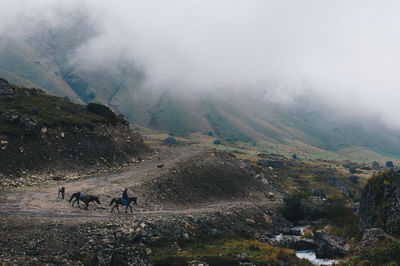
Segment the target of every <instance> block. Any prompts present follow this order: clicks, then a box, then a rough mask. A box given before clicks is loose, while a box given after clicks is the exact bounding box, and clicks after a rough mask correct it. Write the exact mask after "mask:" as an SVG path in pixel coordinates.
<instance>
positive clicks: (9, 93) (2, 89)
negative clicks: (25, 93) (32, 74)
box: [0, 78, 18, 101]
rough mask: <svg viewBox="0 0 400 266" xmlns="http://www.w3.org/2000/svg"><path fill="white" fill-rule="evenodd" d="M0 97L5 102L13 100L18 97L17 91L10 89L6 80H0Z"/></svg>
mask: <svg viewBox="0 0 400 266" xmlns="http://www.w3.org/2000/svg"><path fill="white" fill-rule="evenodd" d="M0 95H1V96H3V97H4V99H5V100H7V101H10V100H15V99H16V98H17V97H18V90H17V89H15V88H14V87H12V86H11V85H10V84H9V83H8V81H7V80H5V79H2V78H0Z"/></svg>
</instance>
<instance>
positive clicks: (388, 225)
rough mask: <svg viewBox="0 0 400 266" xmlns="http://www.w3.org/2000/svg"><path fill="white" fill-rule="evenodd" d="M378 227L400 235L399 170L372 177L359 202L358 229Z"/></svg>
mask: <svg viewBox="0 0 400 266" xmlns="http://www.w3.org/2000/svg"><path fill="white" fill-rule="evenodd" d="M373 227H378V228H381V229H383V230H384V231H385V232H387V233H389V234H392V235H397V236H399V235H400V171H394V170H389V171H386V172H383V173H381V174H379V175H377V176H374V177H372V178H371V179H370V180H369V181H368V183H367V185H366V186H365V188H364V190H363V193H362V198H361V202H360V229H361V231H365V230H366V229H369V228H373Z"/></svg>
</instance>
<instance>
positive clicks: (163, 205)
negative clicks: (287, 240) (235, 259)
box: [0, 147, 291, 265]
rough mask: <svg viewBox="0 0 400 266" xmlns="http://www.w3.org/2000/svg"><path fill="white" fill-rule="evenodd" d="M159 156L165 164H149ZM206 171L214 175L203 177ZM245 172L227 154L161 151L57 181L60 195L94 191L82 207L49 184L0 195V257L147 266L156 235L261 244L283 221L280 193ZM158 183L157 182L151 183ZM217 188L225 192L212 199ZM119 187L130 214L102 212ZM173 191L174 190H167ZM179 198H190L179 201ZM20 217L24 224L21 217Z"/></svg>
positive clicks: (184, 149)
mask: <svg viewBox="0 0 400 266" xmlns="http://www.w3.org/2000/svg"><path fill="white" fill-rule="evenodd" d="M171 149H172V150H171ZM158 158H160V160H158ZM160 161H161V162H162V163H164V164H165V166H164V167H165V168H163V169H159V168H158V167H157V165H158V164H159V163H160ZM194 164H197V166H196V167H194V169H195V170H193V171H191V172H187V171H188V168H187V167H188V165H194ZM210 168H211V169H212V170H213V171H214V170H215V171H216V172H217V173H219V174H220V175H219V176H215V175H210V176H208V172H206V171H207V169H210ZM251 169H252V168H251V167H250V168H249V167H246V166H245V165H244V164H243V163H241V162H240V161H238V160H237V159H235V158H233V157H232V156H231V155H229V154H227V153H221V152H217V151H212V150H198V149H191V148H187V147H179V148H168V149H162V150H159V151H158V154H157V156H148V157H146V160H143V161H141V162H140V163H139V162H138V163H136V164H134V165H132V166H129V167H128V168H126V169H125V170H124V171H122V172H119V173H115V174H108V175H101V176H98V177H93V178H89V179H84V180H77V181H73V182H70V183H65V184H64V186H65V187H66V191H67V195H66V196H67V198H68V197H69V196H70V195H71V194H72V193H73V192H76V191H84V192H85V193H88V194H94V195H98V196H100V201H101V205H100V206H97V205H96V204H93V203H92V204H91V205H90V206H89V211H85V210H82V209H79V208H76V207H75V208H71V207H70V204H69V203H68V202H65V201H61V200H60V199H57V198H56V196H57V194H56V192H57V185H47V186H45V187H43V188H36V189H33V190H32V189H31V190H28V191H24V190H22V191H20V192H13V193H8V194H2V195H1V196H0V213H2V218H1V221H0V222H1V228H2V230H1V237H0V239H2V240H1V241H0V242H1V243H0V245H1V250H2V252H1V254H0V258H1V260H2V261H4V262H6V263H19V264H25V263H26V259H27V258H30V259H31V260H30V262H31V263H32V264H41V263H44V262H46V263H55V262H61V263H62V264H76V263H77V264H80V263H85V262H90V263H95V264H97V263H98V264H101V265H106V264H109V263H111V264H115V263H118V264H123V265H127V264H129V263H133V264H134V265H147V263H149V261H148V259H149V255H150V254H151V249H150V248H149V247H148V246H149V245H150V246H151V245H154V243H157V241H160V239H166V240H174V241H179V240H190V239H195V238H196V237H199V236H204V235H207V236H211V237H217V236H219V235H223V234H243V233H245V234H248V235H252V236H253V237H255V238H257V239H260V240H262V239H264V241H265V240H267V239H268V238H269V237H271V236H272V235H273V234H274V233H277V232H278V231H279V230H280V228H285V227H289V226H291V223H290V222H288V221H287V220H286V219H284V218H283V217H282V215H281V214H280V212H279V209H278V206H279V205H280V203H281V201H282V195H283V194H282V193H284V191H282V190H280V189H278V188H274V186H268V185H266V184H265V183H263V182H262V181H260V180H259V179H258V178H259V177H255V176H254V175H252V173H251ZM175 173H182V174H176V180H177V181H176V183H175V182H172V183H171V184H169V186H168V188H170V189H171V190H166V191H164V189H165V187H164V186H165V185H166V184H167V182H164V181H165V180H168V178H169V179H170V180H171V179H173V176H174V174H175ZM189 176H190V178H191V179H188V177H189ZM240 180H242V182H239V181H240ZM245 181H247V182H248V183H249V185H246V184H245V183H246V182H245ZM158 182H160V184H163V186H162V187H157V186H153V185H151V184H156V183H158ZM190 182H194V183H195V184H193V183H190ZM233 182H238V183H237V184H232V183H233ZM264 182H265V181H264ZM269 182H270V183H273V181H272V180H270V181H269ZM228 184H229V186H228ZM217 185H226V186H227V188H229V189H227V190H226V191H225V192H224V191H222V193H221V196H217V195H216V194H215V193H216V192H218V186H217ZM122 187H128V191H129V192H130V194H131V195H135V196H138V205H137V206H136V205H134V206H133V207H134V209H135V212H134V213H133V214H129V213H128V214H118V213H116V212H114V213H110V212H109V207H108V203H109V202H110V200H111V198H112V197H115V196H119V195H120V194H121V188H122ZM194 187H195V188H196V189H193V188H194ZM157 188H158V189H157ZM178 189H179V190H182V192H181V194H176V192H174V191H177V190H178ZM214 190H215V191H214ZM163 191H164V193H162V192H163ZM201 193H203V194H202V196H201V197H200V194H201ZM246 195H247V197H245V196H246ZM271 195H274V197H272V196H271ZM180 196H181V197H182V198H183V199H185V200H188V199H189V198H192V200H191V201H190V200H188V201H185V202H181V203H180V204H179V203H178V197H180ZM27 218H28V219H29V223H25V222H24V221H25V220H26V219H27ZM156 245H157V244H156Z"/></svg>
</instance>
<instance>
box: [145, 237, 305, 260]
mask: <svg viewBox="0 0 400 266" xmlns="http://www.w3.org/2000/svg"><path fill="white" fill-rule="evenodd" d="M172 246H175V248H171V247H172ZM177 246H179V248H176V247H177ZM177 246H176V245H174V244H173V242H170V241H159V242H157V243H153V244H151V246H150V248H151V249H152V251H153V253H152V255H151V260H152V261H153V263H155V265H187V263H188V262H189V261H192V260H200V261H204V262H206V263H208V264H210V265H238V263H239V261H240V260H239V258H238V257H237V255H238V254H242V253H246V254H247V258H248V260H249V261H251V262H253V263H255V264H256V265H280V264H281V262H285V263H286V264H288V265H293V264H297V265H311V264H310V263H309V262H308V261H306V260H300V259H298V258H297V257H296V255H295V252H294V251H293V250H290V249H285V248H280V247H273V246H271V245H269V244H266V243H262V242H259V241H256V240H252V239H248V238H246V237H238V236H232V235H229V236H228V235H225V236H219V237H202V238H199V239H196V240H192V241H181V242H177Z"/></svg>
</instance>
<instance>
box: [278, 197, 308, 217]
mask: <svg viewBox="0 0 400 266" xmlns="http://www.w3.org/2000/svg"><path fill="white" fill-rule="evenodd" d="M303 198H304V196H303V195H302V194H300V193H295V194H292V195H290V196H288V197H286V198H284V199H283V202H284V204H283V207H282V209H281V212H282V214H283V216H285V218H286V219H288V220H289V221H291V222H295V221H299V220H302V219H304V218H305V216H306V212H305V208H304V206H303V203H302V199H303Z"/></svg>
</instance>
